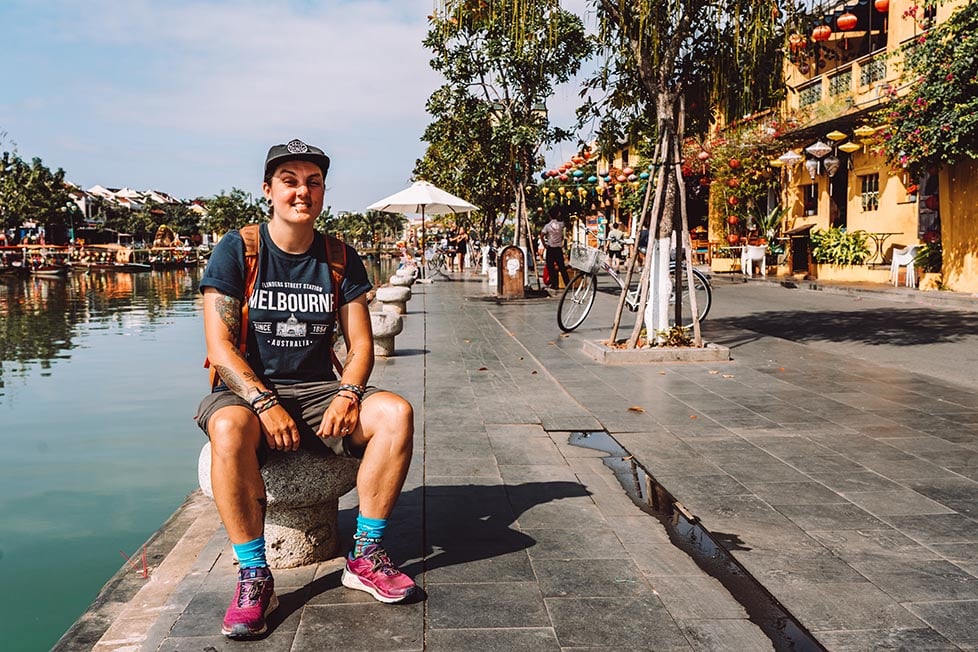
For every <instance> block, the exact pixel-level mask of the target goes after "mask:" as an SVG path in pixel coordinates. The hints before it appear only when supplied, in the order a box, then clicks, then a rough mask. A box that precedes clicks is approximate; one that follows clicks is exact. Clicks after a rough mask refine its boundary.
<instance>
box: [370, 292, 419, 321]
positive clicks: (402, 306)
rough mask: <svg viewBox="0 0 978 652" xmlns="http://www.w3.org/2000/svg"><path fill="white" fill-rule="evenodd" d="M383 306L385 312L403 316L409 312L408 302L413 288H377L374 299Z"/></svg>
mask: <svg viewBox="0 0 978 652" xmlns="http://www.w3.org/2000/svg"><path fill="white" fill-rule="evenodd" d="M374 298H375V299H376V301H377V303H379V304H380V305H381V310H382V311H383V312H394V313H397V314H398V315H403V314H404V313H405V312H407V302H408V300H409V299H410V298H411V288H408V287H399V286H384V287H380V288H377V294H376V296H375V297H374Z"/></svg>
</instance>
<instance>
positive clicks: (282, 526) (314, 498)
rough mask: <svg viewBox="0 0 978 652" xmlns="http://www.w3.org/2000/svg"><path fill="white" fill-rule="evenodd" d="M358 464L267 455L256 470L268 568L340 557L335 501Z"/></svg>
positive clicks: (205, 454)
mask: <svg viewBox="0 0 978 652" xmlns="http://www.w3.org/2000/svg"><path fill="white" fill-rule="evenodd" d="M359 466H360V462H359V461H358V460H356V459H354V458H350V457H338V456H336V455H333V454H332V453H327V454H325V455H316V454H314V453H310V452H308V451H305V450H298V451H295V452H289V453H282V452H279V451H269V453H268V459H267V461H266V462H265V464H264V466H262V468H261V475H262V479H263V480H264V481H265V495H266V498H267V501H268V510H267V511H266V513H265V556H266V558H267V559H268V563H269V565H270V566H271V567H272V568H295V567H296V566H305V565H307V564H316V563H319V562H322V561H326V560H328V559H332V558H334V557H336V555H337V554H338V553H339V552H340V539H339V526H338V523H337V516H338V513H339V498H340V496H342V495H343V494H345V493H347V492H349V491H350V490H351V489H353V488H354V487H355V486H356V485H357V469H358V468H359ZM197 479H198V481H199V483H200V488H201V490H202V491H203V492H204V495H205V496H209V497H210V498H213V497H214V492H213V490H212V489H211V444H210V442H207V443H206V444H204V447H203V449H201V451H200V457H199V458H198V460H197Z"/></svg>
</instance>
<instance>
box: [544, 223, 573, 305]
mask: <svg viewBox="0 0 978 652" xmlns="http://www.w3.org/2000/svg"><path fill="white" fill-rule="evenodd" d="M547 216H548V217H550V221H549V222H547V223H546V224H544V225H543V229H542V230H541V231H540V235H541V237H542V238H543V243H544V246H545V248H546V251H545V252H544V257H545V259H546V269H547V276H548V277H549V278H548V280H549V283H548V286H549V287H550V289H552V290H556V289H558V288H559V287H560V286H559V285H558V280H557V274H558V273H559V274H560V278H562V279H563V280H564V285H565V286H566V285H567V284H568V283H570V276H569V275H568V273H567V267H566V266H565V265H564V222H563V220H562V219H561V218H562V211H561V208H560V207H559V206H551V207H550V210H549V211H548V213H547Z"/></svg>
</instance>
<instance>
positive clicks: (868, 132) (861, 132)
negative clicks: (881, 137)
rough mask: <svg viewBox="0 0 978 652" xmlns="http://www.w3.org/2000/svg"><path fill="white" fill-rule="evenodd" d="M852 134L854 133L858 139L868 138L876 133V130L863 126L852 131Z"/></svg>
mask: <svg viewBox="0 0 978 652" xmlns="http://www.w3.org/2000/svg"><path fill="white" fill-rule="evenodd" d="M852 133H854V134H855V135H856V136H857V137H859V138H869V137H870V136H872V135H873V134H875V133H876V128H875V127H868V126H866V125H863V126H862V127H859V128H858V129H854V130H853V132H852Z"/></svg>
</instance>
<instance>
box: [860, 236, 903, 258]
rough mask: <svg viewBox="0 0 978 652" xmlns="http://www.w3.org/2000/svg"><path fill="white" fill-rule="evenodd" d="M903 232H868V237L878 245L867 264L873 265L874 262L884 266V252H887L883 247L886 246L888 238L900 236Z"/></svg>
mask: <svg viewBox="0 0 978 652" xmlns="http://www.w3.org/2000/svg"><path fill="white" fill-rule="evenodd" d="M901 233H902V231H867V232H866V235H868V236H869V237H870V238H871V239H872V240H873V242H875V243H876V250H875V251H874V252H873V253H872V254H871V255H870V257H869V258H868V259H867V260H866V262H867V263H870V264H872V263H873V262H874V261H875V262H876V263H878V264H880V265H882V264H883V263H884V262H885V261H884V260H883V252H885V251H886V249H884V248H883V247H884V246H885V243H886V240H887V238H889V237H890V236H891V235H900V234H901Z"/></svg>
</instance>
